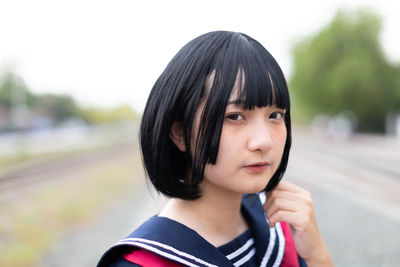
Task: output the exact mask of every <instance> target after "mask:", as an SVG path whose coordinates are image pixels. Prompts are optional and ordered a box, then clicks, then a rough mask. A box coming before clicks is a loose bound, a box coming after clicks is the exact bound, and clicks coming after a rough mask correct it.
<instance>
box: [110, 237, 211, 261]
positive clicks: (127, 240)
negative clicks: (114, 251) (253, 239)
mask: <svg viewBox="0 0 400 267" xmlns="http://www.w3.org/2000/svg"><path fill="white" fill-rule="evenodd" d="M142 243H147V244H150V245H153V246H159V247H161V248H163V249H165V250H169V251H171V252H172V253H175V254H177V255H179V256H181V257H185V258H187V259H190V260H193V261H195V262H198V263H200V264H202V265H205V266H209V267H218V266H217V265H214V264H211V263H209V262H206V261H204V260H202V259H199V258H197V257H195V256H193V255H190V254H188V253H186V252H183V251H180V250H177V249H176V248H174V247H171V246H169V245H166V244H163V243H160V242H157V241H153V240H148V239H143V238H125V239H122V240H121V241H120V242H118V243H117V244H115V245H120V244H132V245H135V246H139V245H140V247H143V248H144V246H146V249H148V250H151V251H153V252H155V253H157V254H159V255H161V253H165V252H163V251H161V250H158V249H157V248H155V247H153V246H148V245H146V244H142ZM148 247H149V248H152V249H149V248H148ZM155 250H157V251H159V252H161V253H159V252H156V251H155ZM166 254H168V255H170V256H172V257H174V258H171V257H169V256H166V255H163V256H164V257H167V258H169V259H172V260H175V261H178V260H177V259H181V258H179V257H176V256H174V255H171V254H169V253H166ZM182 260H184V259H182ZM188 263H189V262H188ZM185 264H187V263H185ZM189 264H190V265H189V266H197V265H194V264H191V263H189Z"/></svg>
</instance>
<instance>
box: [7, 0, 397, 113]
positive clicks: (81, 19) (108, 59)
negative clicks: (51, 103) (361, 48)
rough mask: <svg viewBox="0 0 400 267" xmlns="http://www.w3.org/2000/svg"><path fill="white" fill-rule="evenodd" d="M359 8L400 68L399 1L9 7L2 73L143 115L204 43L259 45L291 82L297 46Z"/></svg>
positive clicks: (15, 3)
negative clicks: (180, 61) (367, 11)
mask: <svg viewBox="0 0 400 267" xmlns="http://www.w3.org/2000/svg"><path fill="white" fill-rule="evenodd" d="M359 6H370V7H372V8H373V10H374V11H375V12H376V13H378V14H380V15H381V16H382V18H383V31H382V36H381V40H382V44H383V47H384V51H385V53H386V54H387V56H388V58H390V60H391V61H393V62H400V49H399V47H400V32H399V29H398V28H399V27H400V16H399V14H398V12H399V10H400V9H399V6H400V4H398V1H393V0H375V1H367V0H364V1H362V0H353V1H349V0H347V1H346V0H325V1H318V0H303V1H288V0H279V1H276V0H275V1H269V0H264V1H251V0H248V1H243V0H242V1H234V0H231V1H225V0H220V1H218V0H214V1H211V0H203V1H190V0H186V1H184V0H182V1H177V0H164V1H162V0H161V1H154V0H148V1H135V0H124V1H123V0H114V1H101V0H96V1H85V0H68V1H67V0H65V1H56V0H48V1H44V0H35V1H19V0H0V71H1V69H2V68H5V67H6V66H7V67H8V68H11V69H12V70H14V71H15V72H16V73H17V74H19V75H20V76H22V77H23V78H24V80H25V82H26V83H27V84H28V86H29V88H31V90H32V91H34V92H54V93H69V94H71V95H72V96H74V97H75V99H76V100H77V101H78V102H79V103H81V104H86V105H103V106H113V105H117V104H129V105H131V106H132V107H133V108H135V109H136V110H138V111H142V109H143V108H144V105H145V103H146V98H147V96H148V94H149V92H150V90H151V87H152V86H153V84H154V82H155V81H156V79H157V77H158V76H159V75H160V74H161V72H162V70H163V69H164V68H165V66H166V65H167V63H168V62H169V60H170V59H171V58H172V56H173V55H175V53H176V52H177V51H178V50H179V49H180V48H181V47H182V46H183V45H184V44H185V43H187V42H188V41H189V40H191V39H193V38H194V37H196V36H198V35H200V34H202V33H205V32H209V31H213V30H231V31H240V32H244V33H246V34H248V35H250V36H252V37H253V38H255V39H256V40H258V41H259V42H261V43H262V44H263V45H264V46H265V47H266V48H267V49H268V50H269V51H270V52H271V54H272V55H273V56H274V57H275V58H276V60H277V61H278V63H279V64H280V65H281V67H282V69H283V71H284V72H285V74H286V76H287V78H289V76H290V70H291V59H290V48H291V46H292V45H293V44H294V43H295V42H296V40H299V39H300V38H302V37H304V36H309V35H310V34H314V33H315V32H316V31H318V30H320V29H321V28H322V27H325V26H326V24H327V23H329V22H330V21H331V19H332V18H333V16H334V14H335V12H336V10H337V9H338V8H340V7H345V8H354V7H359Z"/></svg>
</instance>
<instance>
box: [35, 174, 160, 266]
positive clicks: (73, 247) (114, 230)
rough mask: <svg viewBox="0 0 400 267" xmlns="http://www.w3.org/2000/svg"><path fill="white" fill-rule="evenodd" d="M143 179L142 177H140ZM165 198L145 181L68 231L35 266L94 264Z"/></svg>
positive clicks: (151, 213) (151, 212) (153, 212)
mask: <svg viewBox="0 0 400 267" xmlns="http://www.w3.org/2000/svg"><path fill="white" fill-rule="evenodd" d="M143 180H144V178H143ZM164 202H165V200H164V199H163V198H162V197H159V196H157V194H156V193H154V192H150V190H149V189H148V187H147V185H145V184H144V183H143V184H141V185H139V186H138V188H137V189H136V191H135V192H132V195H131V196H129V197H125V198H123V199H121V200H119V201H118V202H116V203H114V204H113V205H112V206H110V207H108V208H107V210H106V211H105V212H104V213H103V214H101V215H100V216H98V217H97V218H96V219H95V220H93V221H91V222H88V223H87V224H84V225H80V226H78V227H76V228H75V229H73V230H72V231H70V232H69V233H68V234H66V235H65V237H64V238H63V239H62V240H60V241H59V242H58V243H57V244H55V245H54V246H53V248H52V249H51V250H50V251H49V252H48V253H47V254H46V255H44V256H43V258H42V260H41V261H40V263H39V264H38V266H49V267H50V266H54V267H70V266H75V267H80V266H82V267H85V266H96V264H97V262H98V260H99V259H100V257H101V255H102V254H103V253H104V252H105V251H106V250H107V249H108V248H109V247H110V246H111V245H113V244H114V243H116V242H117V241H119V240H120V239H122V238H123V237H125V236H126V235H128V234H129V233H130V232H131V231H132V230H133V229H135V228H136V227H137V226H139V225H140V224H141V223H142V222H143V221H145V220H146V219H147V218H149V217H150V216H152V215H154V214H155V213H156V212H158V211H159V210H160V209H161V208H162V206H163V204H164Z"/></svg>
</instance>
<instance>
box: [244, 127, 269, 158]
mask: <svg viewBox="0 0 400 267" xmlns="http://www.w3.org/2000/svg"><path fill="white" fill-rule="evenodd" d="M272 146H273V142H272V139H271V135H270V129H268V125H266V124H264V123H258V124H257V125H256V126H255V127H253V129H249V140H248V147H249V150H250V151H257V150H260V151H267V150H269V149H271V148H272Z"/></svg>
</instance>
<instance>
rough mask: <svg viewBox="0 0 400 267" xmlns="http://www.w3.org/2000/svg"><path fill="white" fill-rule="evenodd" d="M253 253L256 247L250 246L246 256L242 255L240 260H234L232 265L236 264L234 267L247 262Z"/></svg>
mask: <svg viewBox="0 0 400 267" xmlns="http://www.w3.org/2000/svg"><path fill="white" fill-rule="evenodd" d="M254 254H256V248H252V249H251V250H250V252H249V253H247V255H246V256H244V257H243V258H241V259H240V260H238V261H237V262H235V263H234V264H233V265H234V266H236V267H238V266H240V265H243V264H245V263H246V262H248V261H249V260H250V259H251V257H253V256H254Z"/></svg>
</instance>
